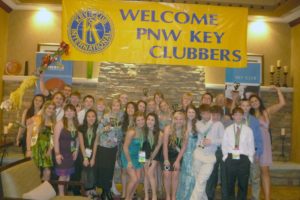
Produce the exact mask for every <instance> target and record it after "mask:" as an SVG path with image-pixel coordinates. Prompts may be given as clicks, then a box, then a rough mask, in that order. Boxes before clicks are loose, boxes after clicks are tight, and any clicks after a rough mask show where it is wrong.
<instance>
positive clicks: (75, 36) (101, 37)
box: [68, 9, 113, 54]
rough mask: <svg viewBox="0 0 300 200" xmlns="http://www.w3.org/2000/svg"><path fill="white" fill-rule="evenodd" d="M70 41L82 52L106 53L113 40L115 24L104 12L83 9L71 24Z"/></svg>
mask: <svg viewBox="0 0 300 200" xmlns="http://www.w3.org/2000/svg"><path fill="white" fill-rule="evenodd" d="M68 36H69V40H70V41H71V43H72V44H73V46H75V47H76V49H78V50H79V51H81V52H84V53H88V54H94V53H99V52H102V51H104V50H105V49H106V48H107V47H109V45H110V44H111V42H112V39H113V24H112V22H111V20H110V18H109V17H108V16H107V15H106V14H105V13H104V12H102V11H99V10H94V9H83V10H80V11H79V12H77V13H76V14H75V15H74V16H73V17H72V19H71V21H70V22H69V26H68Z"/></svg>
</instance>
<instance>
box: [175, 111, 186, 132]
mask: <svg viewBox="0 0 300 200" xmlns="http://www.w3.org/2000/svg"><path fill="white" fill-rule="evenodd" d="M173 121H174V124H175V127H176V128H177V129H179V128H183V126H184V123H185V119H184V114H183V113H181V112H176V113H175V114H174V116H173Z"/></svg>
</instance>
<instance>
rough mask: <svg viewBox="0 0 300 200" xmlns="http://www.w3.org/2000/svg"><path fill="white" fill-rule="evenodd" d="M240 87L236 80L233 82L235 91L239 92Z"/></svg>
mask: <svg viewBox="0 0 300 200" xmlns="http://www.w3.org/2000/svg"><path fill="white" fill-rule="evenodd" d="M239 87H240V83H238V82H234V84H233V88H234V90H233V92H239Z"/></svg>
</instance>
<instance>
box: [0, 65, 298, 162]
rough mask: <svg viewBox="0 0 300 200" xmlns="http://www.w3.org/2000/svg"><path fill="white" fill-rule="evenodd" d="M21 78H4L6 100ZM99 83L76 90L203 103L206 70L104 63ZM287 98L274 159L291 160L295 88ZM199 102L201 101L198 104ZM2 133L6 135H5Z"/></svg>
mask: <svg viewBox="0 0 300 200" xmlns="http://www.w3.org/2000/svg"><path fill="white" fill-rule="evenodd" d="M21 80H22V78H20V77H8V76H5V77H4V84H3V85H4V88H3V91H4V94H3V97H4V99H7V98H8V95H9V93H10V92H11V91H13V90H15V89H16V88H17V87H18V86H19V85H20V83H21ZM98 81H99V82H98V83H97V81H96V80H87V79H83V78H82V79H78V78H75V79H74V80H73V87H74V89H75V90H78V91H80V92H81V94H82V96H85V95H86V94H92V95H94V96H96V97H98V96H100V95H101V96H104V97H105V98H107V99H111V98H112V97H114V96H116V95H118V94H119V93H122V92H126V93H128V94H129V96H130V99H131V100H136V99H139V98H141V96H142V95H143V92H142V91H143V88H145V87H148V88H149V90H150V92H149V94H150V95H152V94H153V93H154V91H155V90H157V89H159V90H160V91H162V92H163V93H164V94H165V96H166V98H167V99H168V101H169V102H170V103H171V104H173V103H179V102H180V96H181V94H182V93H184V92H187V91H191V92H192V93H193V94H194V99H196V100H199V99H200V96H201V95H200V94H201V93H203V92H204V90H205V88H204V71H203V69H202V68H192V67H191V68H190V67H169V68H168V69H166V70H163V69H161V67H157V66H151V67H148V66H134V65H129V66H128V65H127V66H125V65H123V66H121V65H111V64H103V66H102V67H101V70H100V74H99V79H98ZM207 86H208V87H207V90H208V91H209V92H211V93H213V94H214V95H215V94H217V93H221V92H224V90H223V89H222V87H221V88H220V87H215V86H209V85H207ZM33 94H34V91H33V89H31V90H28V91H27V92H26V94H25V96H24V99H23V108H25V107H27V106H28V105H29V104H30V101H31V99H32V97H33ZM261 95H262V98H263V100H264V102H265V105H266V106H268V105H271V104H272V103H274V102H277V94H276V93H275V92H270V91H269V89H268V88H264V89H262V91H261ZM284 96H285V98H286V101H287V105H286V106H285V107H284V108H283V109H282V110H280V112H278V113H276V114H275V115H274V116H271V132H272V141H273V145H272V148H273V157H274V160H275V161H276V160H277V161H279V160H281V161H282V160H289V159H290V148H291V146H290V145H291V138H290V135H291V127H292V125H291V123H292V119H291V117H292V111H293V109H292V102H293V92H292V91H291V89H290V90H289V89H288V90H285V91H284ZM196 102H197V101H196ZM3 113H4V114H3V118H2V116H0V117H1V121H2V119H3V123H4V124H7V123H8V122H11V121H15V120H20V118H21V113H17V112H10V113H7V112H3ZM281 128H285V129H286V138H285V143H284V154H285V157H282V156H281V147H282V146H281V144H282V143H281V141H282V140H281V137H280V130H281ZM1 133H2V132H1ZM15 135H16V130H13V131H11V133H10V134H9V136H8V137H9V139H11V140H13V139H14V138H15Z"/></svg>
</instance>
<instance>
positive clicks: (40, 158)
mask: <svg viewBox="0 0 300 200" xmlns="http://www.w3.org/2000/svg"><path fill="white" fill-rule="evenodd" d="M52 137H53V131H52V128H51V126H44V127H42V128H41V130H40V132H39V134H38V138H37V141H36V144H35V145H33V146H32V147H31V149H32V157H33V160H34V162H35V163H36V165H37V166H38V167H41V168H50V167H52V166H53V162H52V156H51V155H49V156H48V155H47V152H48V150H49V148H50V146H51V140H52Z"/></svg>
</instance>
